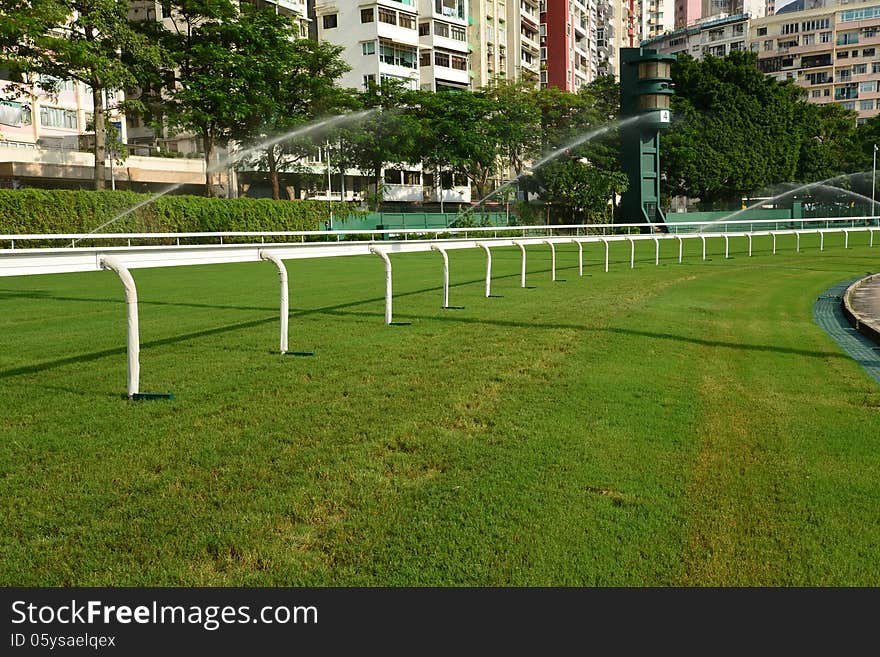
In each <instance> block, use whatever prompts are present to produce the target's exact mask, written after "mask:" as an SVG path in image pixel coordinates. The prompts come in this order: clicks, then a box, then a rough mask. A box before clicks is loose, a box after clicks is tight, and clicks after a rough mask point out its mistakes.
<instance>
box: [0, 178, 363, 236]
mask: <svg viewBox="0 0 880 657" xmlns="http://www.w3.org/2000/svg"><path fill="white" fill-rule="evenodd" d="M141 204H142V205H141ZM138 205H141V207H137V206H138ZM332 205H333V214H334V216H347V215H357V214H359V213H360V210H359V209H358V207H357V205H356V204H352V203H333V204H332ZM132 208H137V209H135V210H132ZM329 210H330V204H328V203H327V202H326V201H273V200H270V199H250V198H242V199H217V198H205V197H201V196H181V195H174V196H172V195H167V196H158V197H156V195H150V194H137V193H134V192H127V191H103V192H94V191H72V190H44V189H22V190H0V235H11V234H23V233H28V234H50V233H88V232H92V231H95V230H96V229H97V228H98V227H99V226H101V225H102V224H104V223H106V222H110V223H108V224H107V225H106V226H104V227H103V228H101V229H100V231H98V232H101V233H156V232H158V233H165V232H174V233H197V232H223V231H232V232H237V231H286V230H320V229H322V228H324V226H323V222H325V221H327V218H328V213H329ZM123 213H127V214H123Z"/></svg>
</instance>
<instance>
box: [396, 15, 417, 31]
mask: <svg viewBox="0 0 880 657" xmlns="http://www.w3.org/2000/svg"><path fill="white" fill-rule="evenodd" d="M398 24H399V25H400V27H402V28H404V29H406V30H414V29H416V17H415V16H412V15H410V14H404V13H401V14H399V16H398Z"/></svg>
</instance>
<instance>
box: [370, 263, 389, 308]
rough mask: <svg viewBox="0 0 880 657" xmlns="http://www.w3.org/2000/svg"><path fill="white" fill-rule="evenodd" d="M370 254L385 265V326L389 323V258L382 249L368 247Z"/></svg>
mask: <svg viewBox="0 0 880 657" xmlns="http://www.w3.org/2000/svg"><path fill="white" fill-rule="evenodd" d="M370 253H373V254H375V255H377V256H379V257H380V258H382V262H384V263H385V324H390V323H391V258H389V257H388V254H387V253H385V252H384V251H383V250H382V249H377V248H376V247H375V246H371V247H370Z"/></svg>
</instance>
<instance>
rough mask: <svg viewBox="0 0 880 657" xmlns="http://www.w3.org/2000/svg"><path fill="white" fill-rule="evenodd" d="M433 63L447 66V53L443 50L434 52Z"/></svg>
mask: <svg viewBox="0 0 880 657" xmlns="http://www.w3.org/2000/svg"><path fill="white" fill-rule="evenodd" d="M434 65H435V66H443V67H445V68H449V55H448V54H447V53H445V52H435V53H434Z"/></svg>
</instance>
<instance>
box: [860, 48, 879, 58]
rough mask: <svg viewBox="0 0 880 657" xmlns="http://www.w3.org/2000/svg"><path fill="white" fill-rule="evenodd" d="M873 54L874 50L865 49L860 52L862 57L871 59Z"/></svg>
mask: <svg viewBox="0 0 880 657" xmlns="http://www.w3.org/2000/svg"><path fill="white" fill-rule="evenodd" d="M875 52H876V50H875V49H874V48H865V49H864V50H862V57H873V56H874V53H875Z"/></svg>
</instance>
